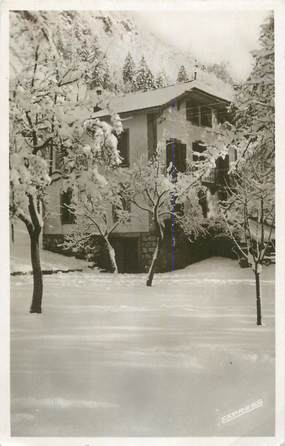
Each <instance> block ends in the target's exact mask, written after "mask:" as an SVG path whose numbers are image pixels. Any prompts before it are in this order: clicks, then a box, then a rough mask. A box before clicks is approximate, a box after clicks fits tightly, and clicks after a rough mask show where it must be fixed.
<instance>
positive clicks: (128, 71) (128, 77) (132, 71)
mask: <svg viewBox="0 0 285 446" xmlns="http://www.w3.org/2000/svg"><path fill="white" fill-rule="evenodd" d="M122 75H123V76H122V77H123V81H124V84H125V86H126V87H127V89H128V90H130V91H134V90H135V84H136V66H135V62H134V59H133V57H132V55H131V53H130V52H128V54H127V56H126V59H125V62H124V65H123V69H122Z"/></svg>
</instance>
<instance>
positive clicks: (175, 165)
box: [166, 140, 186, 178]
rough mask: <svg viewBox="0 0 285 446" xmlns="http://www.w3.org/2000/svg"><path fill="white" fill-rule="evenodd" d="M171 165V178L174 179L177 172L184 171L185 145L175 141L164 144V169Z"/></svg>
mask: <svg viewBox="0 0 285 446" xmlns="http://www.w3.org/2000/svg"><path fill="white" fill-rule="evenodd" d="M170 163H172V170H171V173H172V176H173V178H176V176H177V172H185V170H186V144H182V143H181V142H180V141H177V140H170V141H167V142H166V167H167V168H168V167H169V165H170Z"/></svg>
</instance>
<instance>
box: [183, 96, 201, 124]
mask: <svg viewBox="0 0 285 446" xmlns="http://www.w3.org/2000/svg"><path fill="white" fill-rule="evenodd" d="M186 119H187V121H190V122H192V124H194V125H200V107H199V105H198V104H197V103H196V102H194V101H193V100H191V101H187V102H186Z"/></svg>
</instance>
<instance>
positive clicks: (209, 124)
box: [43, 80, 235, 272]
mask: <svg viewBox="0 0 285 446" xmlns="http://www.w3.org/2000/svg"><path fill="white" fill-rule="evenodd" d="M231 99H232V97H231V92H229V91H227V90H226V89H222V91H221V89H220V88H219V89H217V88H214V87H211V86H209V85H206V84H203V83H202V82H201V81H197V80H193V81H189V82H185V83H177V84H174V85H171V86H168V87H164V88H159V89H156V90H151V91H146V92H136V93H128V94H125V95H122V96H114V97H112V98H111V99H110V103H109V106H110V109H112V110H114V111H116V112H117V113H118V114H119V115H120V117H121V119H122V121H123V127H124V131H123V133H122V134H121V135H120V137H119V145H118V148H119V150H120V155H121V157H122V158H123V162H122V165H121V166H122V167H124V168H126V169H128V168H129V167H130V166H132V165H133V163H134V162H135V161H136V160H138V159H139V158H140V157H141V155H142V154H147V155H148V156H149V157H150V156H151V155H152V153H153V151H154V149H155V148H156V146H157V143H158V142H163V143H165V157H166V162H167V163H169V162H170V161H171V156H172V152H173V147H174V151H175V161H176V169H178V170H180V171H183V170H185V168H186V163H191V160H192V159H193V157H195V155H194V154H193V149H195V151H198V152H199V151H200V150H201V151H203V150H204V147H205V145H207V144H210V143H211V142H213V141H214V139H215V137H216V132H215V128H216V126H217V124H218V123H221V122H223V121H224V120H225V119H227V113H228V112H227V108H228V105H229V104H230V102H231ZM93 116H94V117H97V118H100V119H102V120H108V118H109V112H108V110H107V109H106V110H98V111H96V112H95V113H94V115H93ZM169 141H171V142H172V144H171V145H170V144H167V143H168V142H169ZM196 156H197V155H196ZM234 157H235V154H234V153H229V154H228V156H227V157H226V158H225V159H222V158H221V159H220V160H218V161H217V163H216V168H215V169H213V171H212V173H211V175H210V176H209V177H208V178H205V179H204V182H205V184H206V185H207V186H208V190H209V194H208V195H209V199H208V200H207V203H206V204H204V205H205V206H206V210H205V212H207V213H209V212H211V206H214V203H215V199H214V197H215V196H216V195H217V194H219V193H220V192H221V191H222V187H223V175H224V173H225V172H226V171H227V169H228V166H229V163H230V161H231V160H234ZM194 159H195V158H194ZM211 197H213V200H211ZM69 199H70V198H69V197H68V196H67V195H66V193H63V192H61V190H60V186H59V184H58V183H56V184H55V185H53V186H51V188H50V191H49V203H50V204H49V206H48V209H47V218H46V219H45V225H44V232H43V246H44V248H45V249H49V250H53V251H58V250H59V248H58V245H59V244H60V243H61V242H62V241H63V237H64V235H65V234H66V233H68V232H69V231H71V230H72V228H73V225H74V220H73V218H72V217H73V216H72V215H71V214H70V213H69V212H68V209H67V208H66V207H65V206H64V204H65V203H66V202H68V200H69ZM136 214H138V218H135V219H131V220H130V222H129V223H128V224H126V225H124V226H122V227H120V226H119V227H118V228H117V229H116V230H115V232H114V233H113V235H112V244H113V246H114V248H115V251H116V257H117V262H118V268H119V271H120V272H144V271H146V270H147V268H148V266H149V264H150V261H151V256H152V252H153V249H154V246H155V236H154V235H153V234H152V232H151V222H150V221H149V218H148V216H147V214H146V213H144V212H143V211H142V212H141V214H139V210H138V209H136ZM167 243H169V240H168V239H167V237H166V240H165V244H166V245H165V250H164V254H163V256H162V257H163V259H162V260H161V268H160V269H161V270H168V269H170V268H171V266H170V263H171V260H170V256H172V257H173V252H172V253H170V250H169V249H168V248H169V247H168V246H167ZM169 246H170V245H169ZM172 251H173V250H172ZM199 252H200V257H201V256H202V257H203V248H202V247H201V249H200V251H199ZM205 256H207V255H206V254H205V255H204V257H205ZM195 260H199V255H198V257H197V259H190V260H189V258H188V257H187V254H186V257H185V255H184V254H181V255H180V256H177V262H176V266H177V267H180V266H183V265H185V264H187V263H191V261H195ZM172 266H173V259H172Z"/></svg>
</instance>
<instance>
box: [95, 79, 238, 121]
mask: <svg viewBox="0 0 285 446" xmlns="http://www.w3.org/2000/svg"><path fill="white" fill-rule="evenodd" d="M194 90H197V91H200V92H202V93H206V94H207V95H210V96H214V97H215V98H217V99H218V100H219V101H221V102H226V103H229V102H231V101H232V95H231V93H229V92H226V91H225V90H223V91H221V89H217V88H215V87H212V86H209V85H206V84H202V83H201V82H198V81H194V80H193V81H189V82H183V83H177V84H174V85H170V86H168V87H163V88H157V89H156V90H149V91H139V92H136V93H128V94H125V95H121V96H113V97H111V98H110V99H109V107H108V109H107V108H106V109H104V110H100V111H98V112H96V113H94V114H93V115H92V116H94V117H96V118H100V117H103V116H108V115H110V111H114V112H116V113H126V112H130V111H136V110H143V109H149V108H154V107H161V106H164V105H166V104H168V103H170V102H171V101H173V100H174V99H176V98H178V97H180V96H182V95H183V94H185V93H187V92H190V91H194Z"/></svg>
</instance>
